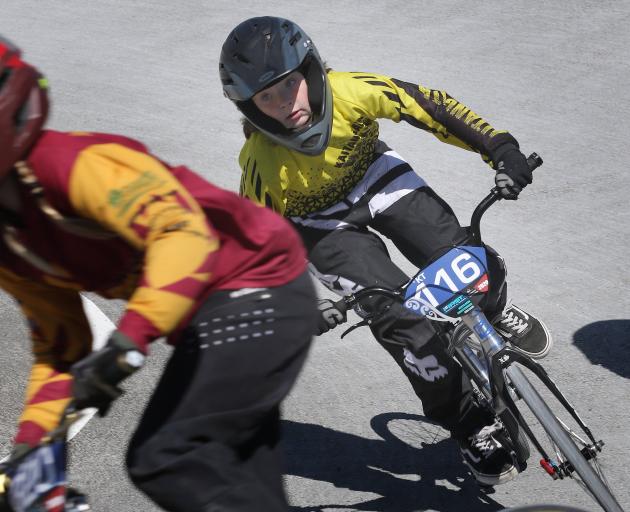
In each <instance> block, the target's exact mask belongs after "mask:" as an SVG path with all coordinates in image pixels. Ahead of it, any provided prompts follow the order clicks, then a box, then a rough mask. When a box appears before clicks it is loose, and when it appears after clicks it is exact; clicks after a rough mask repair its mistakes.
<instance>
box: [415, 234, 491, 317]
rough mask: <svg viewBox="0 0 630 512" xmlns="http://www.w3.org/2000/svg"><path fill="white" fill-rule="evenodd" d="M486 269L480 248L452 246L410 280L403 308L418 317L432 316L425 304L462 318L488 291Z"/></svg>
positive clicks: (483, 255)
mask: <svg viewBox="0 0 630 512" xmlns="http://www.w3.org/2000/svg"><path fill="white" fill-rule="evenodd" d="M487 268H488V265H487V259H486V250H485V249H484V248H483V247H476V246H468V245H462V246H459V247H454V248H453V249H451V250H450V251H448V252H447V253H446V254H444V255H443V256H441V257H440V258H439V259H437V260H435V261H434V262H433V263H431V264H430V265H428V266H427V267H426V268H424V269H422V270H421V271H420V272H418V274H416V276H415V277H414V278H413V279H412V280H411V282H410V283H409V284H408V285H407V289H406V290H405V307H406V308H407V309H410V310H411V311H413V312H414V313H416V314H418V315H421V316H434V314H433V315H432V313H433V312H432V311H431V309H430V308H429V307H427V305H426V303H428V304H430V305H431V306H432V307H433V308H435V309H436V310H437V311H439V312H440V313H443V314H445V315H448V316H451V317H459V316H462V315H463V314H465V313H468V312H469V311H470V310H471V309H472V308H473V307H474V305H475V303H476V302H478V298H479V297H480V296H481V295H483V294H485V293H487V292H488V289H489V281H488V272H487Z"/></svg>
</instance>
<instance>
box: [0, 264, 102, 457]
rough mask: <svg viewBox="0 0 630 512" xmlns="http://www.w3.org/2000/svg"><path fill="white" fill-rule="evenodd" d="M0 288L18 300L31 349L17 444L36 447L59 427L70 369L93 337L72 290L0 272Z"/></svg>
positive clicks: (67, 395)
mask: <svg viewBox="0 0 630 512" xmlns="http://www.w3.org/2000/svg"><path fill="white" fill-rule="evenodd" d="M0 286H1V287H2V288H3V289H4V290H5V291H6V292H7V293H9V294H10V295H12V296H13V298H14V299H15V300H16V301H17V302H18V304H19V306H20V308H21V310H22V312H23V314H24V316H25V318H26V320H27V324H28V328H29V331H30V337H31V341H32V345H33V355H34V361H33V365H32V367H31V372H30V376H29V381H28V386H27V390H26V397H25V407H24V410H23V412H22V415H21V417H20V419H19V425H18V431H17V434H16V436H15V442H16V443H26V444H29V445H34V444H37V442H39V440H40V439H41V437H42V436H43V435H44V434H45V433H46V432H48V431H50V430H52V429H53V428H54V427H56V426H57V424H58V422H59V419H60V417H61V414H62V413H63V410H64V409H65V407H66V406H67V405H68V403H69V401H70V398H71V394H72V377H71V375H70V373H69V368H70V365H71V364H72V363H74V362H76V361H78V360H79V359H81V358H82V357H84V356H86V355H87V354H88V353H89V352H90V350H91V344H92V341H91V340H92V333H91V331H90V326H89V323H88V321H87V318H86V316H85V313H84V311H83V306H82V303H81V298H80V296H79V293H78V292H77V291H75V290H70V289H67V288H57V287H55V286H52V285H49V284H45V283H38V282H34V281H30V280H27V279H24V278H21V277H18V276H17V275H15V274H13V273H11V272H9V271H7V270H5V269H0Z"/></svg>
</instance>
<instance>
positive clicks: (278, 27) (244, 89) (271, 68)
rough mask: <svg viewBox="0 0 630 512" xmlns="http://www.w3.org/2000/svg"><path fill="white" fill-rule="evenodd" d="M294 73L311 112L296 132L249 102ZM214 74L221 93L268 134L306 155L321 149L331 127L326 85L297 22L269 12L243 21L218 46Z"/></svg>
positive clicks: (315, 54)
mask: <svg viewBox="0 0 630 512" xmlns="http://www.w3.org/2000/svg"><path fill="white" fill-rule="evenodd" d="M293 71H299V72H300V73H302V75H303V76H304V78H305V80H306V84H307V86H308V99H309V102H310V106H311V110H312V112H313V115H312V117H311V120H310V121H309V123H307V125H306V126H304V127H302V128H299V129H297V130H289V129H287V128H285V127H284V126H283V125H282V124H281V123H279V122H278V121H276V120H274V119H272V118H271V117H269V116H267V115H265V114H263V113H262V112H261V111H260V110H259V109H258V108H257V107H256V105H255V104H254V102H253V100H252V98H253V96H254V95H255V94H256V93H258V92H260V91H262V90H263V89H266V88H267V87H269V86H271V85H273V84H274V83H276V82H277V81H279V80H281V79H282V78H284V77H286V76H287V75H289V74H290V73H292V72H293ZM219 73H220V75H221V82H222V84H223V92H224V94H225V96H227V97H228V98H229V99H230V100H232V101H233V102H234V104H235V105H236V106H237V108H238V109H239V110H240V111H241V112H242V113H243V115H244V116H245V117H246V118H247V120H249V122H251V123H252V124H253V125H254V126H255V127H256V128H258V129H259V130H260V131H261V132H263V133H264V134H265V135H267V136H268V137H269V138H271V139H272V140H274V141H276V142H277V143H278V144H281V145H283V146H286V147H288V148H290V149H294V150H296V151H299V152H301V153H305V154H307V155H318V154H320V153H322V152H323V151H324V150H325V149H326V146H327V144H328V139H329V137H330V130H331V127H332V94H331V91H330V83H329V82H328V78H327V76H326V69H325V67H324V63H323V62H322V59H321V57H320V56H319V53H318V52H317V48H315V45H314V44H313V42H312V41H311V39H310V38H309V37H308V35H307V34H306V33H305V32H304V31H303V30H302V29H301V28H300V27H299V26H298V25H296V24H295V23H293V22H292V21H289V20H286V19H283V18H275V17H272V16H264V17H259V18H250V19H248V20H246V21H244V22H242V23H241V24H240V25H238V26H237V27H236V28H235V29H234V30H233V31H232V32H231V33H230V35H229V36H228V37H227V39H226V40H225V43H224V44H223V48H222V49H221V58H220V59H219Z"/></svg>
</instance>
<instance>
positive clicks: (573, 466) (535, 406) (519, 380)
mask: <svg viewBox="0 0 630 512" xmlns="http://www.w3.org/2000/svg"><path fill="white" fill-rule="evenodd" d="M505 374H506V377H507V378H508V379H509V383H511V385H512V387H513V388H514V390H515V391H516V393H517V394H518V396H519V397H520V398H522V399H523V401H524V402H525V404H526V405H527V407H528V408H529V410H530V411H531V412H532V413H533V415H534V416H535V417H536V419H537V420H538V422H539V423H540V426H541V427H542V429H543V430H544V431H545V432H546V434H547V436H548V438H549V441H550V443H551V445H552V450H553V453H549V455H550V456H554V455H555V456H556V457H557V459H558V460H557V461H556V464H557V467H558V468H560V469H561V470H562V471H561V473H560V475H559V476H560V477H570V478H571V479H573V480H575V481H576V482H577V483H578V484H580V486H581V487H582V488H583V489H584V490H586V491H587V492H588V493H589V494H590V495H591V496H592V497H593V498H594V499H595V501H597V503H599V505H600V506H601V507H602V508H603V509H604V510H605V511H606V512H623V509H622V508H621V506H620V505H619V503H618V501H617V499H616V498H615V496H614V494H613V493H612V491H611V489H610V487H609V485H608V483H607V481H606V478H605V477H604V475H603V472H602V468H601V465H600V464H599V461H598V459H597V456H596V453H594V451H593V450H591V453H590V455H589V458H590V460H587V458H586V457H585V456H584V453H583V451H582V450H584V449H585V448H587V447H589V446H590V444H589V441H588V440H584V439H583V438H584V437H586V436H585V435H579V433H578V432H577V431H576V430H573V429H572V428H570V427H569V426H567V424H566V423H564V422H563V421H562V420H560V419H559V418H558V417H557V416H556V414H555V413H554V412H553V411H552V410H551V408H550V407H549V405H548V404H547V402H545V400H544V399H543V398H542V397H541V395H540V393H539V392H538V391H537V390H536V388H534V386H533V385H532V383H531V382H530V381H529V380H528V378H527V377H526V376H525V374H524V373H523V372H522V371H521V369H520V368H519V367H518V366H516V365H510V366H509V367H508V368H507V369H506V370H505Z"/></svg>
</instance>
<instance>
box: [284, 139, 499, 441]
mask: <svg viewBox="0 0 630 512" xmlns="http://www.w3.org/2000/svg"><path fill="white" fill-rule="evenodd" d="M291 220H292V221H293V223H294V225H295V226H296V227H297V229H298V231H299V232H300V234H301V235H302V238H303V240H304V242H305V245H306V247H307V249H308V252H309V260H310V265H311V272H312V273H313V274H314V275H315V276H316V277H317V278H318V279H319V280H320V281H321V282H322V283H323V284H324V285H325V286H327V287H328V288H330V289H331V290H333V291H335V292H337V293H338V294H340V295H344V294H347V293H350V292H352V291H356V290H358V289H360V288H363V287H366V286H375V285H380V286H384V287H396V286H399V285H402V284H404V283H405V282H406V281H407V280H408V279H409V277H410V276H407V275H406V274H405V273H404V272H403V271H402V270H401V269H400V268H399V267H398V266H397V265H396V264H395V263H394V262H393V261H392V260H391V258H390V256H389V254H388V251H387V248H386V246H385V243H384V242H383V240H382V239H381V237H380V236H379V235H378V234H377V233H379V234H380V235H382V236H384V237H387V238H389V239H390V240H391V241H392V242H393V243H394V245H395V246H396V247H397V248H398V249H399V250H400V251H401V253H402V254H403V255H404V256H405V257H406V258H407V259H408V260H409V261H410V262H412V263H413V264H414V265H415V266H417V267H418V268H421V267H423V266H424V265H425V264H426V263H427V262H428V260H429V259H431V258H432V257H434V256H435V255H437V254H439V253H440V252H441V251H446V250H447V249H448V248H449V247H450V246H452V245H453V244H456V243H461V242H462V241H463V240H465V239H466V236H467V230H466V228H464V227H462V226H460V224H459V222H458V220H457V218H456V217H455V214H454V213H453V210H452V209H451V208H450V207H449V205H448V204H447V203H446V202H445V201H444V200H442V199H441V198H440V197H439V196H438V195H437V194H436V193H435V192H434V191H433V190H432V189H431V188H430V187H428V186H427V184H426V183H425V182H424V180H423V179H422V178H420V177H419V176H418V175H417V174H416V173H415V172H414V171H413V169H412V168H411V166H410V165H409V164H408V163H407V162H405V161H404V160H403V159H402V158H401V157H400V156H399V155H397V154H396V153H395V152H394V151H387V152H385V153H384V154H382V155H380V156H379V157H378V158H377V159H376V160H375V161H374V163H373V164H372V165H371V166H370V168H369V169H368V171H367V173H366V175H365V177H364V179H363V180H362V181H361V182H360V183H359V184H358V185H357V186H356V187H355V188H354V190H353V191H352V192H351V193H350V194H349V195H348V196H347V198H346V200H345V201H343V202H341V203H338V204H337V205H334V206H332V207H330V208H328V209H327V210H325V211H320V212H316V213H312V214H309V215H307V216H304V217H293V218H292V219H291ZM490 253H491V258H490V269H489V273H490V280H491V283H493V282H494V283H495V284H497V285H498V286H495V287H494V292H493V296H492V297H489V300H488V301H487V306H486V311H487V312H488V313H489V314H490V315H493V314H496V313H497V312H499V311H501V309H502V307H503V305H504V304H505V284H504V283H505V268H504V267H503V264H502V261H501V259H500V258H499V257H498V255H496V253H494V251H492V250H490ZM383 302H384V301H383V299H381V300H374V301H371V302H370V303H367V304H362V308H363V309H364V310H374V309H375V308H377V309H380V308H382V304H383ZM387 302H389V301H387ZM490 317H491V318H492V316H490ZM370 327H371V330H372V332H373V334H374V336H375V338H376V339H377V340H378V342H379V343H380V344H381V345H382V346H383V348H385V349H386V350H387V351H388V352H389V354H390V355H391V356H392V357H393V358H394V360H395V361H396V363H397V364H398V366H399V367H400V368H401V370H402V371H403V372H404V373H405V375H406V376H407V378H408V379H409V381H410V382H411V385H412V386H413V389H414V391H415V393H416V395H417V396H418V397H419V398H420V399H421V401H422V404H423V410H424V413H425V415H426V416H427V417H430V418H431V419H433V420H435V421H438V422H440V423H441V424H442V425H444V426H445V427H446V428H448V429H450V430H451V432H452V433H453V435H454V436H460V435H466V434H467V433H468V432H469V431H470V430H471V429H472V428H473V423H478V422H479V421H482V420H479V418H477V417H476V411H475V410H473V409H475V408H474V404H473V402H472V400H471V389H470V384H469V383H468V381H467V380H466V379H463V378H462V372H461V368H460V367H459V365H458V364H457V363H455V362H454V361H453V360H452V358H450V357H449V356H448V355H447V354H446V352H445V350H444V348H445V347H444V346H443V342H442V341H441V340H440V339H439V338H438V337H437V336H436V333H435V330H434V329H433V326H432V325H431V324H430V322H428V321H427V320H425V319H424V318H422V317H420V316H417V315H415V314H413V313H411V312H409V311H408V310H407V309H405V308H404V307H403V306H402V305H401V304H398V303H396V304H391V306H390V307H389V309H387V310H386V312H385V313H383V314H381V315H379V316H378V319H376V320H374V321H373V323H372V324H371V326H370ZM473 418H475V419H473ZM484 421H485V420H484ZM475 426H476V425H475Z"/></svg>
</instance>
